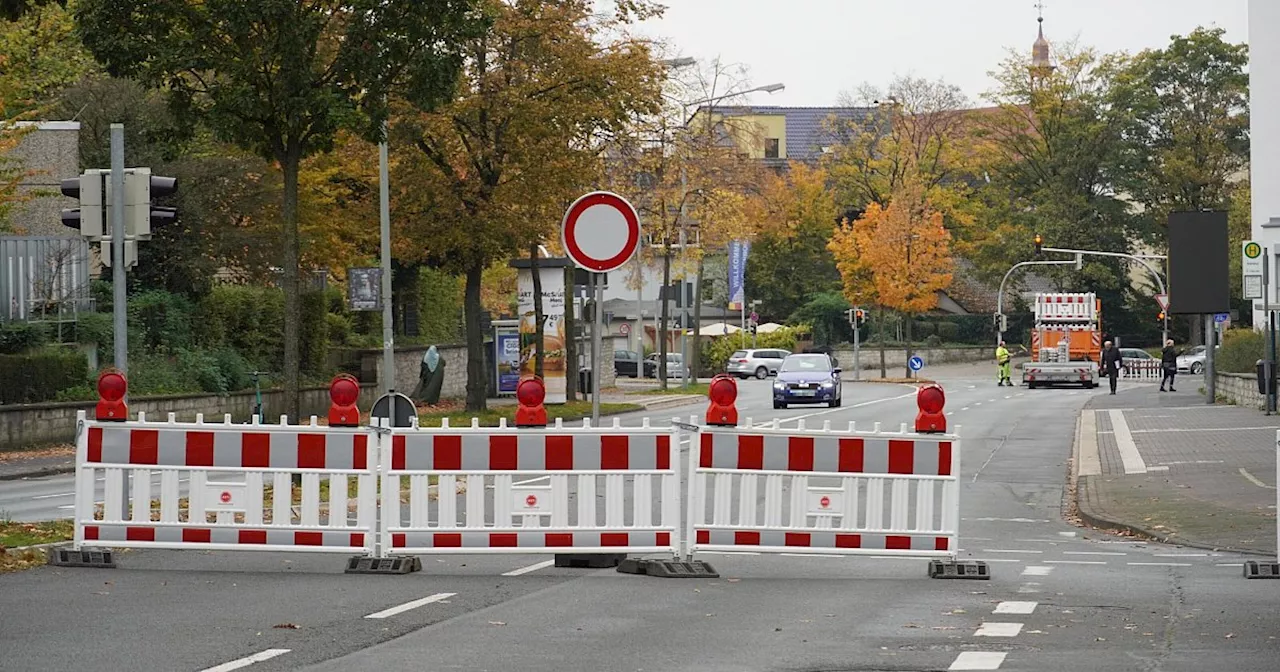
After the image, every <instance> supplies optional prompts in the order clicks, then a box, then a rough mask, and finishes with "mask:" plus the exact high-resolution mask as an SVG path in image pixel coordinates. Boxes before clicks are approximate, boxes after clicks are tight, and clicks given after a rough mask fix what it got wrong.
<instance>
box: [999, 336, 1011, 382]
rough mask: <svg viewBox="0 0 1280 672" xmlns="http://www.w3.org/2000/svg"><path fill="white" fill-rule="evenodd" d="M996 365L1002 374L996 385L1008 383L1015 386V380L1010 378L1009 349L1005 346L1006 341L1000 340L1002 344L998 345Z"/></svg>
mask: <svg viewBox="0 0 1280 672" xmlns="http://www.w3.org/2000/svg"><path fill="white" fill-rule="evenodd" d="M996 367H997V370H998V372H999V375H1000V382H998V383H996V387H1000V386H1001V385H1006V384H1007V385H1008V386H1009V387H1013V381H1011V380H1009V351H1008V350H1007V349H1005V347H1004V341H1000V345H999V346H997V347H996Z"/></svg>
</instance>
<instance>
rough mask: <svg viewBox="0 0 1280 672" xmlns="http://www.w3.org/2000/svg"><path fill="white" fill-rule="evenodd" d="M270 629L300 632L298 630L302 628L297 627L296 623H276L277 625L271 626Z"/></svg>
mask: <svg viewBox="0 0 1280 672" xmlns="http://www.w3.org/2000/svg"><path fill="white" fill-rule="evenodd" d="M271 627H273V628H275V629H276V630H300V629H302V626H301V625H298V624H297V623H277V624H275V625H273V626H271Z"/></svg>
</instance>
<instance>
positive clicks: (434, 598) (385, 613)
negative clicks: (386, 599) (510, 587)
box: [365, 560, 554, 618]
mask: <svg viewBox="0 0 1280 672" xmlns="http://www.w3.org/2000/svg"><path fill="white" fill-rule="evenodd" d="M552 562H554V560H553V561H552ZM454 595H457V593H436V594H435V595H428V596H427V597H424V598H422V599H418V600H414V601H412V602H405V603H404V604H401V605H399V606H395V607H391V608H390V609H383V610H382V611H377V612H374V613H372V614H369V615H368V616H365V618H388V617H390V616H395V615H396V614H403V613H404V612H406V611H409V610H410V609H417V608H418V607H421V606H424V605H428V604H431V603H432V602H439V601H441V600H447V599H449V598H451V597H453V596H454Z"/></svg>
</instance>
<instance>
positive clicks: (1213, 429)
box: [1132, 415, 1275, 434]
mask: <svg viewBox="0 0 1280 672" xmlns="http://www.w3.org/2000/svg"><path fill="white" fill-rule="evenodd" d="M1148 417H1153V418H1158V417H1173V416H1158V415H1154V416H1148ZM1260 429H1270V430H1274V429H1275V427H1181V428H1166V429H1135V430H1132V431H1133V433H1134V434H1155V433H1157V432H1159V433H1161V434H1164V433H1166V432H1247V431H1250V430H1253V431H1257V430H1260Z"/></svg>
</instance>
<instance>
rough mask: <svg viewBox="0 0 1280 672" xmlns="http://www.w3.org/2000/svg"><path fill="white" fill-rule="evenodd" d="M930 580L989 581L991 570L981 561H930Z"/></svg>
mask: <svg viewBox="0 0 1280 672" xmlns="http://www.w3.org/2000/svg"><path fill="white" fill-rule="evenodd" d="M929 578H931V579H977V580H988V579H990V578H991V569H990V568H989V567H987V563H985V562H983V561H981V560H930V561H929Z"/></svg>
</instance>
